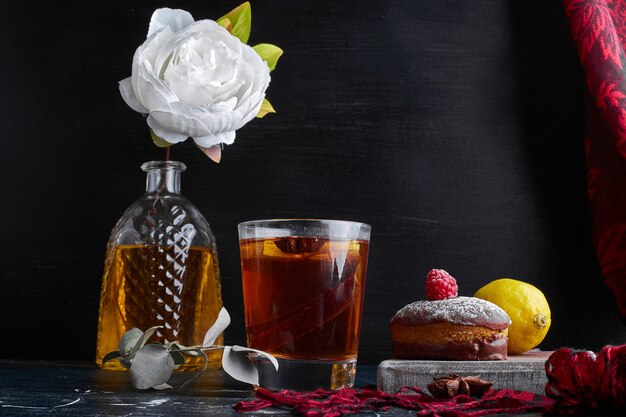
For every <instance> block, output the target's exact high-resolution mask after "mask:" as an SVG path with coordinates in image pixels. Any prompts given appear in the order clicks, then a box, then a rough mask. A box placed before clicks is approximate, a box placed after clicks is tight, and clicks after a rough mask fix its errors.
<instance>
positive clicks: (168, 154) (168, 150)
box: [165, 146, 171, 161]
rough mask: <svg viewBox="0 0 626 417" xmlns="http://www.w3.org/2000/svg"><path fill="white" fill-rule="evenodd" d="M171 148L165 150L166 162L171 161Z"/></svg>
mask: <svg viewBox="0 0 626 417" xmlns="http://www.w3.org/2000/svg"><path fill="white" fill-rule="evenodd" d="M170 148H171V146H168V147H167V148H165V160H166V161H169V160H170Z"/></svg>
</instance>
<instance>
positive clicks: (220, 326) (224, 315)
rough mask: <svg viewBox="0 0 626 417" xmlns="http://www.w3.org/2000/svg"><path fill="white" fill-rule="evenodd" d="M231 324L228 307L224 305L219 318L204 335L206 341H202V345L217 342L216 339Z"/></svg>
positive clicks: (210, 344)
mask: <svg viewBox="0 0 626 417" xmlns="http://www.w3.org/2000/svg"><path fill="white" fill-rule="evenodd" d="M229 324H230V314H228V311H227V310H226V308H224V307H222V309H221V310H220V312H219V314H218V315H217V319H216V320H215V323H213V325H212V326H211V328H210V329H209V330H207V332H206V334H205V335H204V341H203V342H202V347H209V346H212V345H213V343H215V340H216V339H217V338H218V336H219V335H220V334H222V332H224V330H225V329H226V328H227V327H228V325H229Z"/></svg>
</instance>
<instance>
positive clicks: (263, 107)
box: [256, 98, 276, 119]
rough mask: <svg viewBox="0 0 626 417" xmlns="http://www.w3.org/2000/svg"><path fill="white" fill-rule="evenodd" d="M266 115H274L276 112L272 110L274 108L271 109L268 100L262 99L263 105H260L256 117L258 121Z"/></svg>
mask: <svg viewBox="0 0 626 417" xmlns="http://www.w3.org/2000/svg"><path fill="white" fill-rule="evenodd" d="M268 113H276V110H274V107H272V103H270V102H269V100H268V99H266V98H264V99H263V103H262V104H261V108H260V109H259V112H258V113H257V115H256V117H258V118H259V119H260V118H261V117H264V116H265V115H266V114H268Z"/></svg>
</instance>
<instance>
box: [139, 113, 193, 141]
mask: <svg viewBox="0 0 626 417" xmlns="http://www.w3.org/2000/svg"><path fill="white" fill-rule="evenodd" d="M147 121H148V126H150V128H151V129H152V130H153V131H154V133H155V134H156V135H157V136H158V137H160V138H161V139H163V140H164V141H166V142H169V143H171V144H175V143H179V142H184V141H185V140H187V138H188V136H187V135H183V134H180V133H176V132H172V131H169V130H166V129H165V128H164V127H163V126H161V125H160V124H159V123H158V122H157V121H155V120H154V118H153V117H152V115H149V116H148V120H147Z"/></svg>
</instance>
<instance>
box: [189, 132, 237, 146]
mask: <svg viewBox="0 0 626 417" xmlns="http://www.w3.org/2000/svg"><path fill="white" fill-rule="evenodd" d="M193 141H194V142H196V143H197V144H198V146H202V147H203V148H210V147H211V146H215V145H218V144H220V143H223V144H224V145H231V144H232V143H233V142H235V131H234V130H231V131H228V132H219V133H214V134H211V135H207V136H199V137H195V136H194V137H193Z"/></svg>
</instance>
